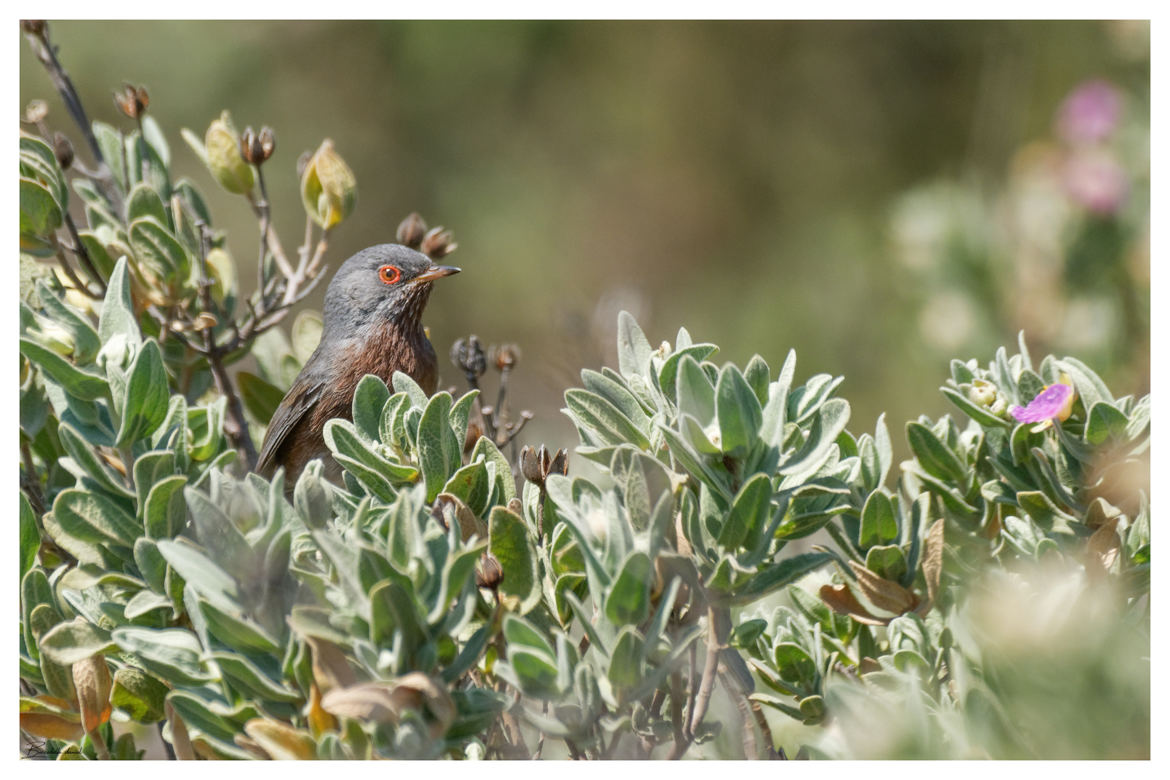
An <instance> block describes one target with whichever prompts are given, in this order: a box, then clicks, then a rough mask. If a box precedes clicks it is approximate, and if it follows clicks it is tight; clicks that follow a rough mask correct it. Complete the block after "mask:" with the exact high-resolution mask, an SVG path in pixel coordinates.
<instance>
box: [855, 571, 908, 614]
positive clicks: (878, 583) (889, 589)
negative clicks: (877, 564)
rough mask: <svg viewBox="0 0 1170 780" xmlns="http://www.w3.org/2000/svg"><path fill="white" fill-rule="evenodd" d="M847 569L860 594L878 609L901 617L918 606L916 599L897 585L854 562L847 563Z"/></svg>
mask: <svg viewBox="0 0 1170 780" xmlns="http://www.w3.org/2000/svg"><path fill="white" fill-rule="evenodd" d="M849 568H851V569H852V570H853V576H855V577H857V584H858V586H859V587H860V588H861V592H862V594H864V596H865V597H866V598H867V599H869V601H870V603H871V604H873V605H874V606H875V607H877V608H878V609H884V610H886V611H887V612H893V613H894V614H896V615H901V614H903V613H906V612H909V611H910V610H912V609H914V608H915V607H916V606H918V597H917V596H915V595H914V594H913V593H911V592H910V591H908V590H906V589H905V588H903V587H902V586H901V585H899V584H898V583H896V582H891V581H890V580H887V579H885V578H884V577H879V576H878V575H876V574H874V573H873V572H872V571H870V570H869V569H867V568H865V567H864V566H862V565H861V564H860V563H857V562H856V561H849Z"/></svg>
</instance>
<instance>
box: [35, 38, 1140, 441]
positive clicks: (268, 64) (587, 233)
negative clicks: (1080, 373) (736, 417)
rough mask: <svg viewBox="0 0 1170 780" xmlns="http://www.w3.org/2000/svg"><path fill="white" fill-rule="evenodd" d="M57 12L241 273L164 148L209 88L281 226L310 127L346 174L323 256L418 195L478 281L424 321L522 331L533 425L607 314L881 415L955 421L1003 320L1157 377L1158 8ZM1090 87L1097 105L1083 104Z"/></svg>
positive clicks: (609, 352) (245, 215)
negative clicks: (1152, 34) (254, 132)
mask: <svg viewBox="0 0 1170 780" xmlns="http://www.w3.org/2000/svg"><path fill="white" fill-rule="evenodd" d="M51 34H52V38H53V40H54V42H55V43H56V44H57V45H58V46H59V47H60V56H61V59H62V61H63V63H64V65H65V67H66V68H67V69H68V71H69V72H70V74H71V75H72V77H73V79H74V82H75V83H76V85H77V87H78V89H79V91H80V93H81V95H82V97H83V99H84V100H85V101H86V103H87V108H88V109H89V111H90V113H91V118H93V119H101V120H103V121H107V122H111V123H113V124H115V125H118V126H122V127H125V126H126V125H127V123H128V121H129V120H126V119H125V118H124V117H122V116H121V115H119V114H118V113H117V111H116V109H115V107H114V104H113V102H112V100H111V99H110V95H111V92H112V90H113V89H115V88H117V87H118V86H119V85H120V84H121V82H122V81H124V80H128V81H131V82H133V83H135V84H142V85H145V86H146V87H147V89H148V90H149V93H150V100H151V103H150V111H151V113H152V114H153V115H154V116H155V118H156V119H157V120H158V121H159V123H160V124H161V126H162V128H163V130H164V131H165V132H166V134H167V137H168V139H169V141H170V143H171V146H172V149H173V154H174V156H175V159H176V170H177V171H178V172H180V173H185V174H186V175H188V176H190V177H191V178H193V179H194V180H195V181H197V182H198V183H199V184H200V185H201V187H202V189H203V191H204V192H205V193H207V194H208V195H209V197H210V199H211V206H212V209H213V211H214V213H215V215H216V222H217V227H220V228H225V229H227V230H228V233H229V246H230V248H231V250H232V253H233V255H234V256H235V258H236V261H237V263H238V264H239V266H240V269H239V275H240V279H241V280H242V284H243V288H244V290H245V291H249V290H250V289H251V287H252V286H254V284H255V282H254V281H253V280H254V279H255V270H254V263H255V241H256V235H257V232H256V231H257V228H256V225H255V222H254V220H253V218H252V216H251V213H250V211H249V210H248V208H247V207H246V204H245V203H244V202H243V200H242V199H241V198H238V197H236V196H230V195H228V194H227V193H226V192H223V191H222V190H219V189H218V188H217V186H216V185H215V184H214V181H213V180H212V178H211V176H210V174H208V172H207V171H206V170H205V169H204V168H203V167H202V165H201V164H200V163H199V161H198V160H197V159H196V158H195V156H194V154H192V153H191V151H190V150H189V149H188V148H187V147H186V145H185V144H183V143H182V141H181V140H180V138H179V130H180V128H182V127H188V128H191V129H192V130H194V131H195V132H196V134H198V135H200V136H202V134H203V132H204V130H205V129H206V127H207V125H208V123H209V122H210V121H211V120H212V119H213V118H215V117H216V116H217V115H218V114H219V112H220V111H221V110H222V109H225V108H226V109H228V110H230V111H231V113H232V116H233V118H234V120H235V123H236V125H237V126H238V127H239V128H241V129H242V128H243V127H244V126H246V125H252V126H255V127H257V128H258V127H259V126H260V125H262V124H267V125H271V126H272V127H273V128H274V129H275V131H276V135H277V152H276V155H275V157H274V158H273V160H272V161H271V162H270V163H268V165H267V166H266V167H265V172H266V175H267V178H268V183H269V193H270V198H271V200H272V202H273V207H274V220H275V225H276V227H277V229H278V231H279V233H280V235H281V237H282V240H283V243H284V245H285V246H286V247H294V246H296V245H297V244H299V243H300V237H301V235H302V231H303V225H304V214H303V210H302V207H301V205H300V200H299V194H298V189H297V176H296V170H295V167H296V166H295V163H296V160H297V157H298V155H299V154H300V153H301V152H302V151H304V150H309V149H313V148H316V146H317V145H318V144H319V142H320V140H321V139H322V138H324V137H330V138H332V139H333V140H334V142H335V144H336V148H337V150H338V152H339V153H340V154H341V155H342V156H343V157H344V158H345V159H346V160H347V162H348V163H349V164H350V166H351V167H352V168H353V170H354V171H355V172H356V174H357V179H358V206H357V209H356V210H355V212H354V214H353V215H352V216H351V217H350V218H349V220H347V221H346V222H345V223H344V224H343V225H342V226H341V227H340V228H339V229H338V230H336V231H335V233H334V237H333V240H332V242H331V249H330V253H329V262H330V265H331V268H336V267H337V265H338V264H339V263H340V262H341V261H342V260H343V259H344V258H345V257H347V256H348V255H349V254H351V253H353V252H355V251H357V250H359V249H361V248H363V247H365V246H367V245H370V244H374V243H379V242H384V241H389V240H393V236H394V229H395V226H396V225H397V224H398V222H399V220H400V219H401V218H402V217H403V216H405V215H406V214H407V213H408V212H410V211H412V210H417V211H419V212H421V213H422V214H423V216H424V217H425V218H426V219H427V220H428V222H429V223H431V224H432V225H433V224H442V225H445V226H447V227H448V228H451V229H453V230H454V232H455V237H456V240H457V241H458V243H459V245H460V249H459V251H458V252H457V253H456V254H455V255H454V256H453V257H452V261H453V262H454V263H455V264H457V265H460V266H462V267H463V268H464V273H463V274H462V275H460V276H458V277H455V278H454V279H452V280H450V281H444V282H442V283H441V284H440V285H438V288H437V289H436V291H435V294H434V296H433V297H432V300H431V304H430V307H429V309H428V316H427V317H426V322H427V324H428V325H429V326H430V328H431V338H432V341H433V342H434V343H435V346H436V350H437V351H438V352H439V354H440V355H441V356H445V355H446V353H447V350H448V348H449V347H450V344H451V342H452V341H453V340H454V339H456V338H458V337H460V336H463V335H466V334H468V333H472V332H474V333H476V334H478V335H479V337H480V338H481V339H482V340H484V341H485V342H500V341H513V342H517V343H518V344H519V345H520V346H521V348H522V349H523V360H522V362H521V364H520V366H519V369H518V371H517V373H516V376H515V380H516V381H515V383H514V385H513V386H514V388H515V396H514V397H515V401H516V403H517V404H519V405H522V406H524V407H527V408H530V409H532V410H533V411H535V412H536V413H537V419H536V420H535V421H534V422H533V423H532V425H531V426H530V428H529V435H528V436H526V437H524V438H526V439H527V440H529V441H536V440H545V441H547V442H548V443H549V444H550V445H553V446H558V445H564V444H567V443H569V442H570V441H571V440H572V438H571V436H572V434H571V428H570V426H569V424H568V421H567V420H566V419H565V418H564V417H563V416H562V415H560V414H559V413H558V412H557V410H558V408H559V407H560V406H561V392H562V391H563V389H564V388H565V387H567V386H571V385H573V384H574V383H576V382H577V381H578V380H577V371H578V370H579V369H580V368H581V367H584V366H588V367H596V366H598V365H599V364H601V363H608V364H611V365H612V364H614V362H615V355H614V349H613V338H614V327H615V321H616V315H617V312H618V311H619V310H620V309H623V308H625V309H628V310H630V311H631V312H632V313H634V314H635V315H636V316H637V318H638V320H639V322H640V323H641V324H642V326H643V328H644V329H645V331H646V333H647V335H648V336H649V337H650V339H651V341H652V342H654V343H657V342H658V341H660V340H662V339H668V340H671V341H673V339H674V334H675V331H676V329H677V328H678V327H679V326H680V325H686V326H687V328H688V329H689V330H690V331H691V333H692V334H693V335H694V336H695V338H696V340H707V341H713V342H715V343H717V344H719V345H720V347H721V348H722V351H721V353H720V357H721V358H722V359H724V360H734V361H736V362H738V363H740V364H741V365H742V364H743V363H745V362H746V361H747V360H748V358H749V357H750V356H751V355H752V353H754V352H758V353H760V354H761V355H763V356H764V357H765V358H766V359H767V360H768V362H769V363H770V364H771V365H772V367H773V371H775V370H776V369H777V368H779V366H780V364H781V363H782V361H783V359H784V356H785V354H786V353H787V350H788V349H789V348H795V349H796V350H797V353H798V355H799V361H798V365H797V369H798V371H797V378H798V381H803V379H805V378H807V377H808V376H810V375H811V374H812V373H816V372H822V371H823V372H828V373H832V374H843V375H844V376H845V378H846V381H845V384H844V385H843V386H842V388H841V390H840V393H841V394H843V395H844V396H845V397H846V398H848V399H849V400H850V401H851V402H852V403H853V421H852V422H851V424H850V427H851V429H853V430H855V431H862V430H872V427H873V422H874V419H875V418H876V417H877V415H878V414H880V413H881V412H883V411H884V412H886V413H887V414H888V419H889V421H890V423H891V425H892V427H893V428H894V429H895V431H897V430H900V428H901V425H902V423H903V422H904V421H905V420H907V419H910V418H912V417H913V416H916V415H917V414H919V413H927V414H930V415H931V416H938V415H939V414H941V413H943V412H945V411H947V408H946V405H945V403H944V399H943V398H942V396H941V395H940V394H939V393H938V392H937V387H938V386H939V385H940V384H941V383H942V381H943V379H944V378H945V377H946V376H947V375H948V368H947V364H948V362H949V360H950V358H952V357H961V358H964V359H966V358H971V357H976V358H978V359H979V360H980V362H984V363H985V362H987V361H988V360H989V359H991V357H992V355H993V352H994V348H995V347H996V346H997V345H999V344H1005V343H1007V344H1011V343H1014V341H1015V334H1016V332H1017V330H1019V329H1020V328H1026V329H1027V331H1028V339H1029V345H1030V346H1031V348H1032V352H1033V354H1034V355H1037V354H1040V355H1043V354H1045V353H1046V352H1049V351H1052V352H1056V353H1057V354H1070V353H1073V354H1076V355H1077V356H1079V357H1081V358H1082V359H1084V360H1086V361H1087V362H1089V363H1090V364H1091V365H1093V366H1094V367H1096V368H1098V369H1100V370H1101V371H1102V373H1103V375H1104V376H1105V378H1106V381H1107V382H1109V383H1110V385H1111V386H1113V387H1115V389H1117V390H1119V391H1120V392H1121V393H1123V394H1124V393H1130V392H1144V391H1145V390H1147V389H1148V384H1149V380H1148V375H1149V335H1148V322H1149V255H1148V247H1149V27H1148V25H1147V24H1144V23H1140V22H1012V23H998V22H944V23H906V22H897V23H892V22H891V23H886V22H734V23H730V22H686V23H677V22H637V23H633V22H616V23H609V22H520V23H516V22H184V21H165V22H69V21H61V22H54V23H52V24H51ZM20 61H21V72H20V85H21V87H20V89H21V101H22V102H21V106H22V107H23V106H24V105H25V104H26V103H27V102H28V101H29V100H32V99H34V98H45V99H47V100H48V102H49V106H50V115H49V120H48V121H49V124H50V125H51V126H53V127H54V128H56V129H60V130H64V131H66V132H67V133H69V134H70V136H71V137H72V138H73V139H74V141H75V143H76V142H77V141H78V136H77V134H76V131H75V130H74V129H73V128H72V127H71V126H70V125H69V123H68V120H67V116H66V114H65V112H64V109H63V108H62V106H61V104H60V101H59V99H57V97H56V94H55V92H54V90H53V89H52V87H51V84H50V83H49V81H48V78H47V77H46V75H45V73H44V72H43V70H42V69H41V68H40V66H39V64H38V63H37V62H36V61H35V60H34V58H33V57H32V56H31V54H30V53H29V51H28V49H27V47H26V46H24V44H23V41H22V50H21V60H20ZM1093 80H1104V82H1096V83H1098V84H1101V83H1104V84H1105V85H1106V88H1107V89H1106V92H1107V94H1106V98H1105V100H1104V103H1105V105H1104V106H1102V105H1098V104H1093V103H1092V99H1091V96H1090V98H1087V99H1086V100H1088V104H1087V107H1086V105H1081V104H1078V106H1080V108H1079V109H1077V107H1076V106H1074V108H1073V109H1068V108H1067V106H1068V105H1069V104H1067V103H1065V101H1066V98H1067V96H1069V95H1070V93H1073V91H1074V90H1076V89H1077V88H1078V87H1079V86H1081V85H1083V84H1084V83H1085V82H1092V81H1093ZM1110 95H1112V99H1113V102H1110V98H1109V96H1110ZM1098 97H1100V96H1098ZM1099 102H1100V101H1099ZM1082 103H1084V101H1082ZM1062 105H1063V106H1065V107H1066V108H1065V109H1062ZM1094 109H1096V110H1097V111H1098V112H1099V113H1100V112H1104V113H1105V114H1107V115H1108V116H1106V117H1104V119H1105V120H1111V121H1112V124H1110V125H1109V126H1108V127H1107V128H1105V129H1106V132H1104V133H1103V134H1102V133H1097V134H1096V135H1093V134H1092V133H1090V136H1091V137H1089V138H1088V140H1087V141H1086V139H1085V137H1084V136H1083V134H1082V135H1081V136H1077V135H1076V133H1075V132H1074V133H1071V134H1070V133H1069V132H1061V131H1060V125H1059V123H1058V122H1057V117H1058V116H1059V115H1061V112H1062V111H1067V110H1072V111H1074V113H1075V110H1081V111H1082V114H1083V113H1084V111H1088V112H1089V114H1090V116H1089V117H1088V120H1085V119H1084V117H1083V116H1082V117H1081V119H1082V120H1083V121H1090V123H1091V120H1093V118H1094V117H1093V115H1092V111H1093V110H1094ZM1111 110H1112V113H1110V111H1111ZM1098 118H1100V117H1098ZM1076 119H1077V117H1076V116H1074V117H1073V121H1075V120H1076ZM1103 121H1104V120H1103ZM1107 124H1108V122H1107ZM76 145H77V147H78V149H79V150H81V149H82V146H81V144H80V143H76ZM79 153H80V155H81V158H82V160H87V159H88V158H87V157H86V155H85V153H84V151H81V152H79ZM1078 166H1079V167H1078ZM322 291H323V286H322V288H321V289H320V290H318V291H317V292H316V293H315V294H314V296H313V297H312V298H310V299H309V300H308V301H307V302H306V304H303V305H308V306H312V307H319V306H320V301H321V294H322ZM289 322H291V320H290V321H289ZM1009 351H1011V350H1009ZM442 365H443V368H442V371H443V380H444V382H445V383H447V384H452V385H454V384H458V385H459V386H460V387H461V386H462V383H461V381H460V380H459V376H458V374H457V372H456V371H455V370H454V369H453V368H452V367H451V366H450V364H448V363H447V362H446V361H445V360H444V361H443V364H442ZM895 438H896V439H900V438H901V437H899V436H897V435H895Z"/></svg>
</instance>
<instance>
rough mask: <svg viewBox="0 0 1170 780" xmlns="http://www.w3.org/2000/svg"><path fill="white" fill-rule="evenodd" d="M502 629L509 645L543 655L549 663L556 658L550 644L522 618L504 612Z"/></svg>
mask: <svg viewBox="0 0 1170 780" xmlns="http://www.w3.org/2000/svg"><path fill="white" fill-rule="evenodd" d="M502 629H503V632H504V639H505V640H507V643H508V646H509V647H521V648H524V649H526V650H531V651H533V652H535V653H538V654H541V655H544V656H545V657H547V658H548V660H549V662H550V663H551V662H552V661H553V659H555V658H556V652H555V651H554V650H553V646H552V644H550V643H549V641H548V639H546V638H545V636H544V635H543V634H541V633H540V632H539V631H537V630H536V628H535V627H534V626H533V625H532V624H531V623H529V622H528V621H527V620H525V619H524V618H522V617H520V616H518V615H514V614H511V613H508V614H505V615H504V620H503V624H502Z"/></svg>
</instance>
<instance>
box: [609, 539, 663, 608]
mask: <svg viewBox="0 0 1170 780" xmlns="http://www.w3.org/2000/svg"><path fill="white" fill-rule="evenodd" d="M653 579H654V577H653V573H652V570H651V565H650V557H649V556H648V555H646V553H644V552H641V551H639V550H635V551H634V552H631V553H630V554H629V555H628V556H626V559H625V560H624V561H622V564H621V567H620V568H619V569H618V575H617V579H615V580H614V582H613V587H612V588H611V589H610V591H609V595H608V596H606V599H605V616H606V618H608V619H609V621H610V622H611V623H612V624H613V625H614V626H615V627H620V626H628V625H635V626H636V625H640V624H641V623H642V622H643V621H644V620H646V617H647V616H648V615H649V614H650V583H651V581H652V580H653Z"/></svg>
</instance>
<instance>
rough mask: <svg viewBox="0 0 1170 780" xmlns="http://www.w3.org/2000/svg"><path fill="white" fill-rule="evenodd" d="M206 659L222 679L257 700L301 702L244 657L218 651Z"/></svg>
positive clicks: (294, 694) (209, 654)
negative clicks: (221, 675) (219, 672)
mask: <svg viewBox="0 0 1170 780" xmlns="http://www.w3.org/2000/svg"><path fill="white" fill-rule="evenodd" d="M275 652H279V651H275ZM207 657H208V658H209V659H210V660H212V661H215V663H216V665H218V666H219V669H220V671H221V672H223V675H224V677H226V678H228V679H229V680H230V681H231V682H232V683H234V684H235V685H236V686H238V687H239V688H242V689H243V690H244V692H246V693H248V694H250V695H252V696H255V697H257V698H258V699H261V700H268V701H283V702H290V703H292V702H296V701H300V700H301V695H300V694H299V693H297V692H296V691H294V690H292V689H291V688H288V687H286V686H285V685H283V684H281V683H280V682H279V681H277V680H274V679H273V678H272V677H271V676H270V675H269V674H266V673H265V672H264V671H263V670H262V669H261V668H260V666H259V665H258V664H256V663H254V662H253V660H252V659H250V658H249V657H248V656H246V655H242V654H239V653H226V652H222V651H219V652H213V653H208V654H207ZM260 657H263V656H260Z"/></svg>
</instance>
